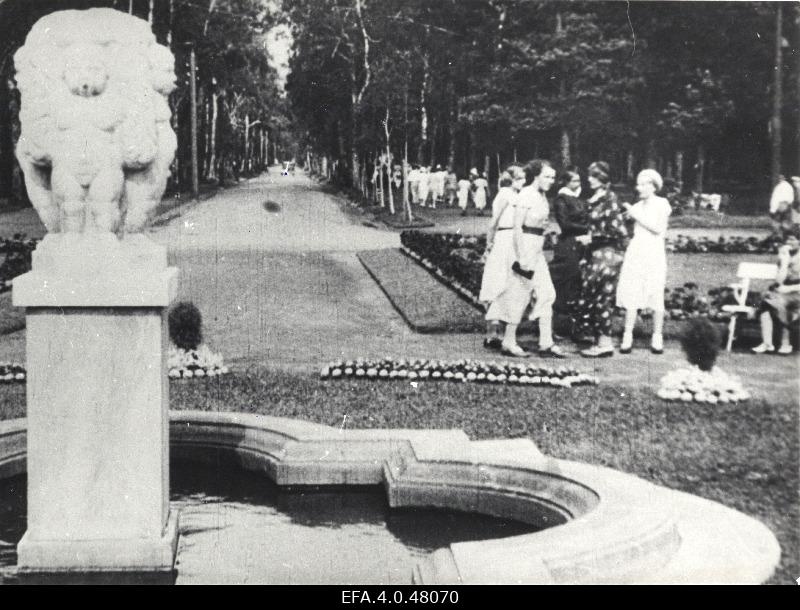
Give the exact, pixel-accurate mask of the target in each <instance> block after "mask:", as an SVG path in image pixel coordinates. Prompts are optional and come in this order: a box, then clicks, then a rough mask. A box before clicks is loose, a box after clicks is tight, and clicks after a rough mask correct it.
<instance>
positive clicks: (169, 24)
mask: <svg viewBox="0 0 800 610" xmlns="http://www.w3.org/2000/svg"><path fill="white" fill-rule="evenodd" d="M174 4H175V0H169V17H168V19H167V46H168V47H169V48H170V49H171V48H172V16H173V14H174V9H175V6H174Z"/></svg>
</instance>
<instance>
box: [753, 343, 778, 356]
mask: <svg viewBox="0 0 800 610" xmlns="http://www.w3.org/2000/svg"><path fill="white" fill-rule="evenodd" d="M751 351H752V352H753V353H754V354H766V353H770V352H774V351H775V346H774V345H767V344H766V343H762V344H761V345H757V346H756V347H754V348H753V349H752V350H751Z"/></svg>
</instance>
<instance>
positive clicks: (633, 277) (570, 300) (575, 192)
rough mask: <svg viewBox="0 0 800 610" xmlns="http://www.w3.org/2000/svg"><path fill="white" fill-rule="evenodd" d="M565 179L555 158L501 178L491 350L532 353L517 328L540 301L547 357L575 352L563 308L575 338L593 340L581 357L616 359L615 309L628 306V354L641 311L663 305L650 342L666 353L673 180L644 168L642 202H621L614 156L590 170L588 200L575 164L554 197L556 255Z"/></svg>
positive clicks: (492, 233) (487, 273)
mask: <svg viewBox="0 0 800 610" xmlns="http://www.w3.org/2000/svg"><path fill="white" fill-rule="evenodd" d="M555 181H556V170H555V168H554V167H553V166H552V164H551V163H550V162H549V161H545V160H541V159H535V160H533V161H531V162H530V163H528V164H527V165H525V166H524V167H522V166H519V165H512V166H510V167H509V168H508V169H507V170H506V171H505V172H503V173H502V175H501V176H500V181H499V186H500V189H499V191H498V194H497V196H496V197H495V199H494V201H493V203H492V221H491V225H490V228H489V231H488V234H487V257H486V263H485V267H484V274H483V281H482V285H481V292H480V297H479V298H480V300H481V301H482V302H484V303H485V304H486V305H487V312H486V319H487V337H486V339H485V341H484V344H485V345H486V347H488V348H490V349H499V350H501V351H502V353H503V354H505V355H508V356H515V357H527V356H528V355H529V353H528V352H526V351H525V350H524V349H522V347H520V345H519V344H518V342H517V329H518V327H519V324H520V322H521V321H522V319H523V316H524V315H525V312H526V311H527V310H528V306H529V305H530V306H531V310H530V313H529V319H531V320H538V323H539V354H540V355H542V356H550V357H555V358H563V357H565V353H564V351H563V350H562V349H561V348H560V347H559V346H558V345H556V343H555V341H554V335H553V328H552V321H553V311H554V309H555V310H559V311H561V312H562V313H564V314H566V315H568V316H569V318H570V320H571V323H572V337H573V339H575V340H580V341H587V342H589V343H591V345H590V347H587V348H586V349H583V350H582V351H581V355H582V356H585V357H588V358H598V357H609V356H612V355H613V354H614V353H615V347H614V344H613V342H612V338H611V324H612V315H613V311H614V308H615V306H620V307H623V308H625V310H626V315H625V328H624V333H623V337H622V342H621V344H620V346H619V351H620V353H630V351H631V350H632V347H633V328H634V324H635V322H636V317H637V314H638V311H639V310H642V309H650V310H652V311H653V335H652V338H651V344H650V349H651V351H652V352H653V353H655V354H661V353H663V350H664V338H663V325H664V287H665V284H666V274H667V259H666V248H665V238H666V232H667V225H668V219H669V216H670V213H671V211H672V208H671V207H670V204H669V202H668V201H667V200H666V199H664V198H663V197H660V196H658V195H657V193H658V191H659V190H661V188H662V186H663V180H662V178H661V176H660V175H659V174H658V172H656V171H655V170H651V169H647V170H643V171H642V172H640V173H639V175H638V177H637V181H636V189H637V191H638V193H639V197H640V200H639V201H638V202H637V203H636V204H633V205H631V204H629V203H620V202H619V201H618V199H617V196H616V195H615V194H614V192H613V191H612V189H611V188H610V185H611V172H610V168H609V165H608V163H606V162H604V161H597V162H595V163H592V164H591V165H590V166H589V168H588V170H587V182H588V185H589V188H590V190H591V195H590V197H588V198H582V197H581V190H582V178H581V175H580V171H579V170H578V168H575V167H571V168H568V169H566V170H565V171H564V172H563V173H562V175H561V177H560V188H559V190H558V194H557V196H556V198H555V201H554V210H553V211H554V216H555V219H556V222H557V223H558V225H559V228H560V230H561V233H560V235H559V237H558V243H557V244H556V247H555V251H554V255H553V259H552V261H551V263H550V265H548V263H547V261H546V259H545V256H544V241H545V232H546V230H547V227H548V224H549V218H550V204H549V201H548V199H547V195H546V193H547V192H548V191H549V190H550V189H551V188H552V186H553V185H554V183H555Z"/></svg>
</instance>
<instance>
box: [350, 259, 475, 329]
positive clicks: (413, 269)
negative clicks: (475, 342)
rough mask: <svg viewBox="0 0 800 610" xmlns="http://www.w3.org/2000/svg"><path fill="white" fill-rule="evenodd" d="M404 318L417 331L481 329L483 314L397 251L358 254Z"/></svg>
mask: <svg viewBox="0 0 800 610" xmlns="http://www.w3.org/2000/svg"><path fill="white" fill-rule="evenodd" d="M358 258H359V260H360V261H361V263H362V264H363V265H364V267H365V268H366V269H367V271H368V272H369V274H370V275H371V276H372V278H373V279H374V280H375V281H376V282H377V284H378V285H379V286H380V287H381V289H382V290H383V291H384V293H386V296H387V298H388V299H389V301H391V303H392V305H394V307H395V308H396V309H397V311H398V312H399V313H400V315H401V316H403V319H405V320H406V322H407V323H408V324H409V326H411V328H413V329H414V330H415V331H417V332H423V333H424V332H483V331H484V330H485V328H486V322H485V321H484V317H483V313H482V312H481V311H479V310H478V309H477V308H475V307H474V306H473V305H471V304H470V303H468V302H467V301H466V300H464V299H462V298H461V297H459V295H458V294H457V293H456V292H455V291H454V290H451V289H450V288H448V287H447V286H445V285H444V284H443V283H441V282H439V281H437V280H436V279H434V278H433V276H432V275H431V274H430V273H429V272H428V271H427V270H426V269H424V268H423V267H422V266H421V265H419V264H418V263H417V262H416V261H414V260H413V259H412V258H410V257H408V256H406V255H405V254H403V253H402V252H401V251H400V250H395V249H391V250H368V251H365V252H361V253H359V255H358Z"/></svg>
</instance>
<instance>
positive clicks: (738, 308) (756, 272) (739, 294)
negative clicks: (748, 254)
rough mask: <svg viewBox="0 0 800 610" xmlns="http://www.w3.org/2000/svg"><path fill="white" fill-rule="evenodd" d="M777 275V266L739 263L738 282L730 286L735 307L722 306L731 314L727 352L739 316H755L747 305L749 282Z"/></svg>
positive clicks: (752, 309)
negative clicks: (734, 299) (734, 298)
mask: <svg viewBox="0 0 800 610" xmlns="http://www.w3.org/2000/svg"><path fill="white" fill-rule="evenodd" d="M777 275H778V265H776V264H773V263H748V262H743V263H739V268H738V270H737V271H736V277H738V278H739V280H740V281H738V282H736V283H735V284H730V287H731V288H733V293H734V296H735V297H736V305H723V306H722V310H723V311H727V312H729V313H731V314H732V315H731V321H730V323H729V324H728V345H727V347H726V349H727V351H731V347H732V346H733V337H734V335H735V334H736V321H737V320H738V319H739V316H740V315H742V314H744V315H745V316H746V317H747V318H748V319H751V320H752V319H753V318H755V316H756V309H755V307H750V306H748V305H747V294H748V293H749V292H750V281H751V280H774V279H775V278H776V276H777Z"/></svg>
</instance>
